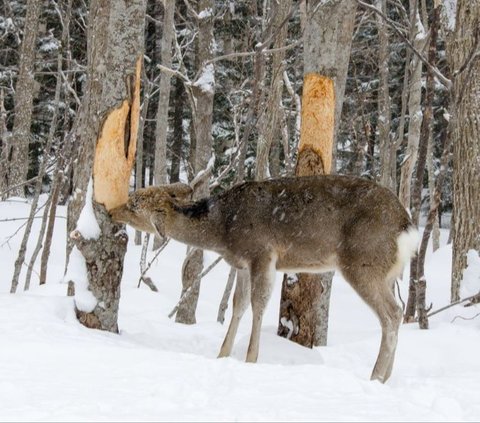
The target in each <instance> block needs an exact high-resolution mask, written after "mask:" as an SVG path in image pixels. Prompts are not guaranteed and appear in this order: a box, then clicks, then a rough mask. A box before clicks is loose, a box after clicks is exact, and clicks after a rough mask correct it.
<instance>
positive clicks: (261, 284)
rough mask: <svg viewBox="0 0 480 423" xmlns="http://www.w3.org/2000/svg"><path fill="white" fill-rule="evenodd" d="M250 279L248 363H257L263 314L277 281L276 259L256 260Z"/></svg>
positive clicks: (271, 256)
mask: <svg viewBox="0 0 480 423" xmlns="http://www.w3.org/2000/svg"><path fill="white" fill-rule="evenodd" d="M250 279H251V286H252V294H251V296H252V314H253V322H252V333H251V335H250V343H249V344H248V352H247V360H246V361H247V362H249V363H256V362H257V358H258V348H259V344H260V329H261V327H262V319H263V313H264V311H265V307H266V306H267V304H268V300H269V299H270V296H271V294H272V288H273V282H274V280H275V257H274V256H273V254H269V255H267V256H264V257H260V258H256V259H255V260H254V261H253V262H252V263H251V266H250Z"/></svg>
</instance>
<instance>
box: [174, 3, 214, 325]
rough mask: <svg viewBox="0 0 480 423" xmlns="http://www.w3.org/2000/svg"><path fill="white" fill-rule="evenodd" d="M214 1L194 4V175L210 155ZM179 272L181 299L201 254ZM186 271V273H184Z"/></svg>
mask: <svg viewBox="0 0 480 423" xmlns="http://www.w3.org/2000/svg"><path fill="white" fill-rule="evenodd" d="M214 6H215V4H214V1H213V0H200V1H199V2H198V13H197V21H198V50H197V51H198V56H197V63H198V64H199V70H200V71H199V76H198V78H197V79H196V81H195V82H194V84H193V86H192V89H193V95H194V97H195V98H194V100H195V110H194V122H193V124H194V131H195V139H196V145H195V162H194V163H195V166H194V167H195V173H196V174H198V173H199V172H201V171H202V170H204V169H206V167H207V164H208V162H209V160H210V157H211V155H212V118H213V96H214V92H215V91H214V90H215V74H214V67H213V64H206V62H207V61H208V60H210V59H211V58H212V55H213V46H214V38H213V23H214ZM208 182H209V181H208V179H205V180H203V182H202V183H201V184H199V186H197V187H195V192H194V198H196V199H200V198H203V197H206V196H208V194H209V190H208ZM183 269H184V271H183V272H182V295H183V293H184V292H185V291H186V290H187V289H188V288H190V287H191V286H192V285H193V283H194V282H195V280H196V279H197V278H198V275H199V274H200V273H201V272H202V269H203V250H200V249H198V248H193V249H192V250H190V251H189V253H188V254H187V257H186V259H185V262H184V264H183ZM186 269H188V271H186ZM199 293H200V284H198V288H196V289H194V291H193V292H192V294H191V295H189V296H188V299H186V300H185V301H183V302H182V303H181V304H180V305H179V307H178V311H177V314H176V316H175V321H176V322H178V323H185V324H194V323H196V318H195V311H196V308H197V303H198V296H199Z"/></svg>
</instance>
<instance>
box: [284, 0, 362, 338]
mask: <svg viewBox="0 0 480 423" xmlns="http://www.w3.org/2000/svg"><path fill="white" fill-rule="evenodd" d="M307 8H308V10H307V22H306V29H305V35H304V37H305V51H304V72H305V79H304V87H303V104H302V127H301V135H300V145H299V155H298V162H297V168H296V174H297V175H299V176H300V175H312V174H322V173H329V172H330V170H331V168H332V152H333V142H334V137H335V127H336V126H337V125H338V122H336V121H335V118H338V116H339V115H340V112H339V110H338V109H339V108H340V109H341V105H342V103H343V89H344V87H345V81H343V79H344V78H345V77H346V69H345V67H346V66H348V58H349V56H350V41H351V38H352V33H353V27H354V21H355V12H356V3H355V2H350V1H334V2H329V3H327V4H324V5H322V2H321V1H312V2H309V3H307ZM317 8H320V9H317ZM340 47H341V48H340ZM334 81H335V83H334ZM318 229H319V230H320V228H318ZM332 277H333V273H327V274H322V275H309V274H298V275H296V276H290V277H289V276H288V275H285V276H284V279H283V285H282V298H281V303H280V319H279V327H278V334H279V335H281V336H287V335H289V336H290V339H292V340H293V341H295V342H297V343H300V344H301V345H304V346H308V347H312V346H314V345H315V346H318V345H326V342H327V333H328V314H329V303H330V291H331V281H332ZM287 321H290V322H288V325H287V324H286V323H287ZM290 323H291V324H293V326H294V329H293V332H292V331H290V332H289V331H288V330H287V331H286V330H285V329H286V327H287V326H289V325H290Z"/></svg>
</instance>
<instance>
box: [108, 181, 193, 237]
mask: <svg viewBox="0 0 480 423" xmlns="http://www.w3.org/2000/svg"><path fill="white" fill-rule="evenodd" d="M191 195H192V188H190V186H188V185H186V184H182V183H179V182H178V183H175V184H171V185H160V186H152V187H148V188H142V189H139V190H137V191H135V192H133V193H131V194H130V195H129V196H128V201H127V202H126V203H125V204H123V205H121V206H119V207H115V208H114V209H112V210H110V215H111V216H112V219H113V220H114V221H116V222H120V223H126V224H128V225H130V226H132V227H134V228H135V229H137V230H139V231H144V232H149V233H158V234H159V235H161V236H164V235H165V217H166V215H167V213H168V211H169V210H171V208H172V206H173V204H174V203H181V202H183V201H187V200H189V199H190V197H191Z"/></svg>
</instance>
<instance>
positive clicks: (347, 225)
mask: <svg viewBox="0 0 480 423" xmlns="http://www.w3.org/2000/svg"><path fill="white" fill-rule="evenodd" d="M210 212H211V214H212V217H213V218H214V219H218V220H219V223H220V221H221V224H220V226H221V228H222V230H223V236H224V237H225V242H226V243H227V244H228V245H230V246H231V248H232V249H235V250H236V251H240V250H242V251H243V254H258V253H261V252H262V251H266V250H273V251H275V252H276V254H277V255H278V257H279V261H282V260H283V263H284V266H283V267H284V268H287V267H292V266H293V265H294V264H295V263H297V264H298V263H299V262H301V261H302V260H303V261H306V262H308V263H310V264H311V265H312V266H315V264H312V263H313V262H315V261H316V260H317V261H318V260H320V261H322V263H324V264H325V265H326V266H327V267H328V264H327V262H328V261H329V260H330V257H331V256H332V255H333V256H339V255H340V256H344V257H347V256H348V255H349V254H350V255H352V254H358V251H357V250H359V249H361V250H362V251H363V253H365V251H366V252H367V253H368V250H369V249H376V250H378V248H379V246H381V245H383V244H384V245H385V248H387V249H391V250H394V249H395V248H396V247H395V242H396V239H397V237H398V235H399V234H400V232H401V231H403V230H405V229H406V228H407V226H408V225H409V222H410V221H409V217H408V214H407V213H406V211H405V209H404V208H403V206H402V205H401V204H400V202H399V201H398V199H397V197H396V196H395V195H394V194H393V193H392V192H390V191H389V190H387V189H386V188H383V187H381V186H379V185H377V184H375V183H373V182H371V181H368V180H364V179H360V178H354V177H347V176H339V175H328V176H315V177H301V178H281V179H274V180H268V181H261V182H246V183H243V184H241V185H238V186H235V187H233V188H232V189H230V190H228V191H226V192H225V193H223V194H221V195H219V196H217V197H213V198H211V199H210ZM318 264H319V263H317V265H318ZM320 264H321V263H320ZM280 267H282V266H280Z"/></svg>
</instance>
